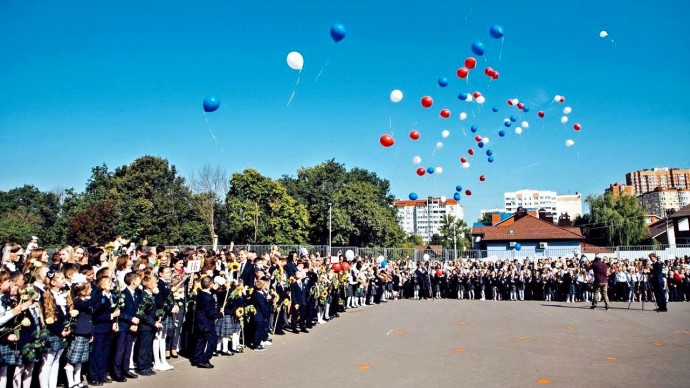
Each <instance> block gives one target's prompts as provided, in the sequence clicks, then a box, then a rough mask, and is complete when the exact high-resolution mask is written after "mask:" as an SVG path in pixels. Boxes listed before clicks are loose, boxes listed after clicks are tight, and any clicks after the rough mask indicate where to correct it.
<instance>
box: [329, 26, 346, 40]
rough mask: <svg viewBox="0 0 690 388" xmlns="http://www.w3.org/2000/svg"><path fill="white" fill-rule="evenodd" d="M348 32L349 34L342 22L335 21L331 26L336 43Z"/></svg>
mask: <svg viewBox="0 0 690 388" xmlns="http://www.w3.org/2000/svg"><path fill="white" fill-rule="evenodd" d="M346 34H347V31H346V30H345V26H344V25H342V24H340V23H335V24H334V25H332V26H331V38H333V40H334V41H335V43H338V42H340V41H341V40H343V39H345V35H346Z"/></svg>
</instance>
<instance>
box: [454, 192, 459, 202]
mask: <svg viewBox="0 0 690 388" xmlns="http://www.w3.org/2000/svg"><path fill="white" fill-rule="evenodd" d="M453 199H454V200H456V201H459V200H460V193H455V194H453Z"/></svg>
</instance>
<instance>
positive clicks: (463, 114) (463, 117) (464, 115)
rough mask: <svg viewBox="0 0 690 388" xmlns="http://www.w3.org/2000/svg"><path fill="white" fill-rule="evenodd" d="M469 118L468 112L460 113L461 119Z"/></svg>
mask: <svg viewBox="0 0 690 388" xmlns="http://www.w3.org/2000/svg"><path fill="white" fill-rule="evenodd" d="M466 118H467V113H465V112H461V113H460V120H465V119H466Z"/></svg>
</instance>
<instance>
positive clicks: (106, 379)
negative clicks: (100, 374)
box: [103, 376, 113, 384]
mask: <svg viewBox="0 0 690 388" xmlns="http://www.w3.org/2000/svg"><path fill="white" fill-rule="evenodd" d="M103 382H104V383H106V384H110V383H112V382H113V379H111V378H110V377H107V376H106V378H105V379H103Z"/></svg>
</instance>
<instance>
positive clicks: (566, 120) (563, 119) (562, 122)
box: [561, 116, 568, 124]
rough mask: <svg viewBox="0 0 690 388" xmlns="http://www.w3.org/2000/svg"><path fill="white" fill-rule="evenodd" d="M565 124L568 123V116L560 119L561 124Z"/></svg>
mask: <svg viewBox="0 0 690 388" xmlns="http://www.w3.org/2000/svg"><path fill="white" fill-rule="evenodd" d="M567 122H568V116H563V117H561V124H565V123H567Z"/></svg>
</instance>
